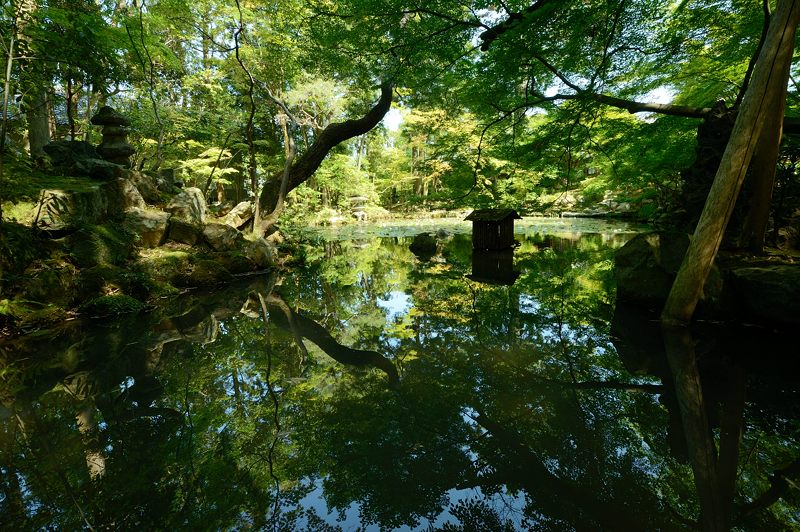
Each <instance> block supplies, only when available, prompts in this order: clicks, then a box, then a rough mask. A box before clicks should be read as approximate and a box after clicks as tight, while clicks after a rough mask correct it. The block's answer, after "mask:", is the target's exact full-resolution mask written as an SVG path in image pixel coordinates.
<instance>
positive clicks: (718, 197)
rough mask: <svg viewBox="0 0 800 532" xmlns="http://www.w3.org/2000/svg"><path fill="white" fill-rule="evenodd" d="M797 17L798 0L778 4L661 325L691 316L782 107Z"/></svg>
mask: <svg viewBox="0 0 800 532" xmlns="http://www.w3.org/2000/svg"><path fill="white" fill-rule="evenodd" d="M798 19H800V0H780V1H779V3H778V7H777V9H776V11H775V14H774V16H773V17H772V20H771V22H770V27H769V31H768V33H767V38H766V39H765V42H764V47H763V48H762V50H761V54H760V55H759V58H758V61H757V63H756V67H755V69H754V71H753V79H752V81H751V83H750V87H748V89H747V94H746V95H745V97H744V100H743V101H742V107H741V109H740V111H739V114H738V116H737V117H736V123H735V124H734V127H733V132H732V134H731V138H730V140H729V141H728V145H727V147H726V149H725V154H724V155H723V157H722V162H721V163H720V167H719V169H718V170H717V174H716V177H715V178H714V184H713V185H712V186H711V191H710V192H709V194H708V199H707V200H706V204H705V207H704V208H703V213H702V214H701V216H700V221H699V222H698V223H697V228H696V229H695V232H694V236H693V238H692V242H691V244H690V245H689V249H688V250H687V251H686V256H685V257H684V258H683V263H682V264H681V267H680V270H679V271H678V275H677V277H676V278H675V282H674V283H673V285H672V289H671V291H670V294H669V297H668V298H667V303H666V305H665V307H664V311H663V313H662V314H661V318H662V323H663V324H664V325H668V326H684V325H686V324H687V323H688V322H689V320H691V318H692V314H693V313H694V309H695V307H696V306H697V301H698V300H699V299H700V295H701V293H702V290H703V285H704V284H705V280H706V277H707V276H708V272H709V270H710V269H711V264H712V263H713V261H714V258H715V257H716V255H717V251H718V250H719V246H720V243H721V242H722V236H723V233H724V231H725V227H726V226H727V224H728V220H729V219H730V216H731V213H732V212H733V207H734V204H735V203H736V198H737V196H738V195H739V191H740V190H741V187H742V182H743V181H744V177H745V173H746V171H747V168H748V166H749V164H750V160H751V158H752V156H753V152H754V150H755V148H756V145H757V143H758V140H759V137H760V136H761V133H762V131H763V130H764V129H765V120H766V118H767V117H768V116H769V115H770V109H771V108H772V107H774V106H776V105H781V104H779V102H778V100H780V98H781V97H782V96H783V94H784V87H785V86H786V84H787V82H788V79H787V78H786V77H783V76H782V74H783V73H784V72H786V67H785V65H786V63H787V62H790V61H791V58H792V52H793V50H794V36H795V30H796V29H797V23H798ZM772 127H773V128H774V127H778V124H772Z"/></svg>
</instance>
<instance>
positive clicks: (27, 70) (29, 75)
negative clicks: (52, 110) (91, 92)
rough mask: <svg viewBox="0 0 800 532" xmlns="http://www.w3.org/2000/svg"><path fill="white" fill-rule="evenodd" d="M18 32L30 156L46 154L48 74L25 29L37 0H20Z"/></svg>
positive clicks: (37, 156) (23, 100)
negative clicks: (40, 64) (36, 57)
mask: <svg viewBox="0 0 800 532" xmlns="http://www.w3.org/2000/svg"><path fill="white" fill-rule="evenodd" d="M16 8H17V32H18V49H19V53H20V56H21V57H22V60H21V61H20V66H21V71H20V88H21V90H22V93H23V98H22V102H23V105H24V107H25V114H26V117H27V119H28V145H29V148H30V154H31V158H32V159H34V160H37V159H39V158H41V157H43V156H44V146H45V145H46V144H47V143H48V142H50V125H49V123H48V120H47V86H46V83H45V75H44V73H43V72H42V71H41V69H40V68H37V67H38V66H39V65H37V64H36V63H35V60H34V59H33V58H34V57H35V55H36V53H35V50H34V47H33V39H32V38H31V37H30V35H27V34H26V33H25V29H26V27H27V26H28V25H29V24H30V23H31V22H32V21H33V16H34V14H35V13H36V11H37V10H38V6H37V5H36V2H35V0H20V1H19V2H18V3H17V5H16Z"/></svg>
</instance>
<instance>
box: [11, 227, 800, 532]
mask: <svg viewBox="0 0 800 532" xmlns="http://www.w3.org/2000/svg"><path fill="white" fill-rule="evenodd" d="M437 230H439V234H438V235H437V249H436V250H435V252H433V253H431V254H429V256H427V257H423V258H422V259H421V258H419V257H417V256H415V255H414V254H413V253H412V252H411V251H409V245H410V243H411V237H412V236H413V234H415V233H417V232H421V231H431V232H434V231H437ZM636 230H637V229H636V228H633V227H629V226H627V225H625V224H621V223H608V222H594V221H585V220H582V221H576V220H572V221H553V220H536V219H533V220H528V219H526V220H523V221H522V223H518V228H517V235H516V238H517V240H518V241H519V242H520V246H519V247H517V248H516V249H515V250H514V252H513V255H508V254H506V255H502V256H492V257H490V258H489V259H487V260H484V259H482V258H481V257H473V253H472V249H471V242H470V236H469V226H467V225H465V224H463V223H458V222H454V221H431V222H429V223H414V224H407V225H406V226H397V225H394V226H383V227H379V226H354V227H350V228H346V229H344V230H333V229H331V230H324V231H316V232H307V233H305V234H304V236H303V238H304V243H303V244H302V246H301V248H300V251H299V254H298V257H299V259H298V264H297V265H295V266H294V267H293V269H292V270H291V271H288V272H284V273H282V274H281V275H274V274H273V275H262V276H258V277H250V278H246V279H242V280H241V281H240V282H238V283H236V284H234V285H230V286H226V287H224V288H218V289H216V290H213V291H209V292H190V293H188V294H185V295H184V296H182V297H180V298H177V299H176V300H174V301H171V302H169V303H168V304H167V305H166V306H165V308H164V309H161V310H159V311H158V312H152V313H149V314H145V315H141V316H137V317H135V318H129V319H125V320H119V321H116V322H103V323H94V324H92V325H88V324H85V323H84V324H78V323H75V322H73V323H66V324H64V325H62V326H61V327H59V328H57V329H55V330H52V331H47V332H43V333H40V334H37V335H36V336H35V337H25V338H18V339H15V340H13V341H8V342H6V343H4V344H0V368H2V369H0V398H1V399H2V404H1V405H0V528H2V529H4V530H33V529H44V528H56V529H142V530H148V529H191V530H219V529H259V530H260V529H266V530H395V529H397V530H527V529H534V530H586V529H591V530H595V529H597V530H599V529H602V530H684V529H689V528H697V527H701V528H705V529H714V530H720V529H726V528H731V527H733V528H738V529H742V530H757V529H764V530H767V529H770V530H771V529H774V530H779V529H790V528H797V527H798V526H800V510H798V508H800V504H798V501H800V490H798V488H797V485H796V484H795V481H794V479H795V478H796V477H797V476H798V473H799V472H800V445H799V442H798V439H800V424H798V418H799V417H800V401H798V391H800V386H798V382H797V379H796V378H795V375H796V374H797V373H796V372H797V361H796V360H795V359H796V353H797V352H796V347H794V351H793V350H792V349H793V346H796V343H795V342H792V340H793V339H792V338H787V336H786V335H781V334H778V333H775V332H773V331H769V330H764V329H758V328H754V327H739V328H736V327H728V326H724V325H723V324H704V325H701V326H699V327H698V328H697V330H696V331H694V336H693V337H690V336H689V335H688V333H687V334H684V335H683V336H679V335H678V336H674V337H673V336H672V335H670V337H667V338H662V337H661V335H660V332H659V327H658V323H657V322H656V321H655V317H654V316H649V315H646V314H643V313H642V312H640V311H637V310H633V309H627V308H616V307H615V304H614V291H615V286H614V278H613V271H612V270H613V253H614V250H615V249H617V248H619V247H620V246H621V245H623V244H624V243H625V242H626V241H627V240H628V239H629V238H630V237H631V236H632V235H633V234H634V233H635V232H636Z"/></svg>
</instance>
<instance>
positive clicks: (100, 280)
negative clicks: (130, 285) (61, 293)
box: [76, 264, 125, 301]
mask: <svg viewBox="0 0 800 532" xmlns="http://www.w3.org/2000/svg"><path fill="white" fill-rule="evenodd" d="M124 272H125V270H123V269H122V268H120V267H118V266H114V265H111V264H98V265H96V266H93V267H91V268H85V269H83V270H81V272H80V275H79V277H78V287H77V291H76V296H77V300H78V301H87V300H89V299H92V298H95V297H98V296H100V295H103V294H107V293H109V292H111V291H115V290H121V289H122V283H121V279H122V274H123V273H124Z"/></svg>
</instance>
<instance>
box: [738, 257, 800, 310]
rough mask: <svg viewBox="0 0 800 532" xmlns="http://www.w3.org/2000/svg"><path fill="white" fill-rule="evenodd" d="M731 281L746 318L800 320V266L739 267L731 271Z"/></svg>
mask: <svg viewBox="0 0 800 532" xmlns="http://www.w3.org/2000/svg"><path fill="white" fill-rule="evenodd" d="M731 280H732V284H733V292H734V297H735V298H736V301H737V302H738V303H739V304H738V305H737V306H738V308H739V311H740V312H741V313H742V314H744V316H743V317H744V318H745V319H748V320H752V321H756V322H759V323H766V324H775V323H778V324H798V323H800V266H798V265H795V264H777V265H771V266H753V267H746V268H737V269H734V270H733V271H732V272H731Z"/></svg>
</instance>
